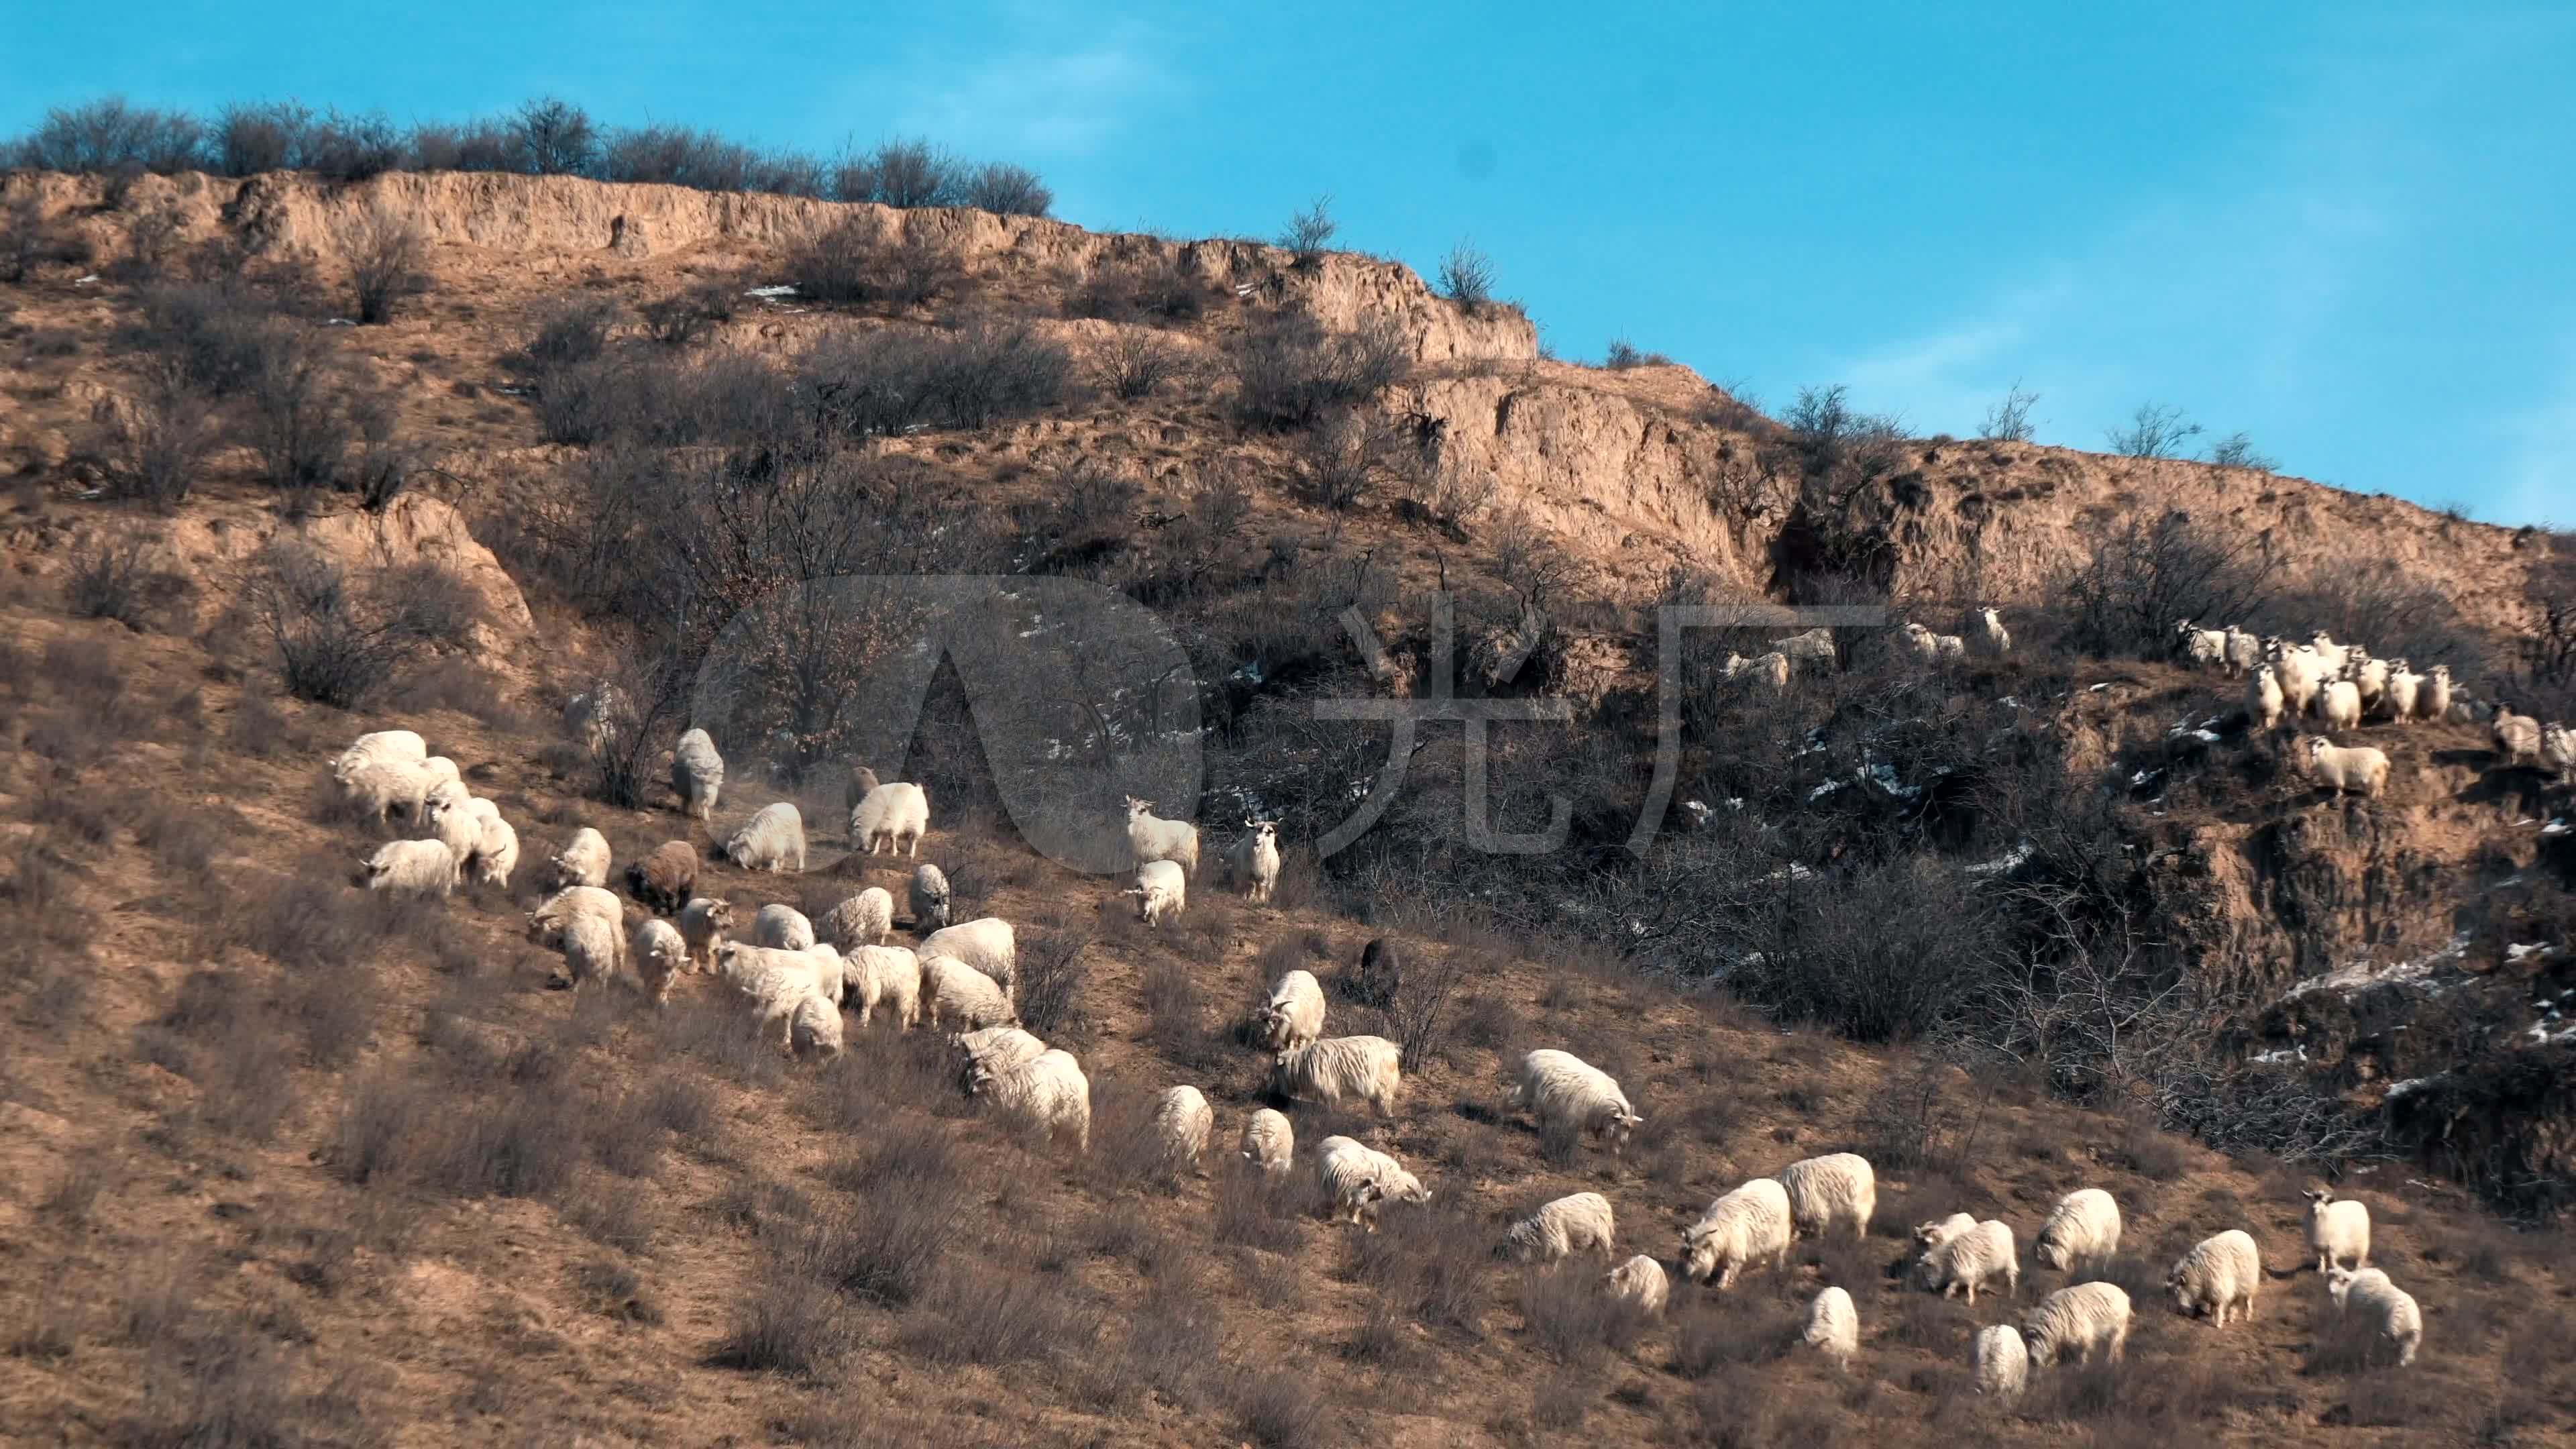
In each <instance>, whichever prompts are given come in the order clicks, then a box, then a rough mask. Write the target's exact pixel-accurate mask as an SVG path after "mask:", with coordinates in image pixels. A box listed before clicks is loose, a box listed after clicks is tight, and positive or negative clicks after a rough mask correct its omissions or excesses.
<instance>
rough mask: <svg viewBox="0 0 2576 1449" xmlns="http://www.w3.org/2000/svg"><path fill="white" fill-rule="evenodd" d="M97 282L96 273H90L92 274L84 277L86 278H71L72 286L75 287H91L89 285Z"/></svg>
mask: <svg viewBox="0 0 2576 1449" xmlns="http://www.w3.org/2000/svg"><path fill="white" fill-rule="evenodd" d="M97 281H98V273H96V272H92V273H90V274H89V275H88V276H86V277H75V278H73V279H72V285H73V286H75V287H87V286H91V285H93V284H95V283H96V282H97Z"/></svg>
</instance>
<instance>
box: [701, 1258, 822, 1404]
mask: <svg viewBox="0 0 2576 1449" xmlns="http://www.w3.org/2000/svg"><path fill="white" fill-rule="evenodd" d="M856 1333H857V1326H856V1325H855V1324H854V1323H853V1322H852V1321H851V1314H850V1307H849V1305H848V1304H847V1303H845V1302H843V1301H842V1300H841V1297H840V1295H839V1294H837V1293H834V1292H833V1291H832V1290H831V1288H830V1287H829V1286H827V1285H825V1284H822V1283H818V1282H815V1281H814V1280H812V1279H810V1278H807V1277H804V1276H803V1275H801V1274H799V1273H797V1272H796V1271H795V1270H793V1269H792V1268H785V1267H779V1266H771V1267H769V1268H766V1269H764V1270H762V1271H761V1272H760V1273H759V1274H758V1275H757V1276H756V1277H754V1278H753V1280H752V1282H751V1284H750V1286H748V1287H746V1288H745V1289H743V1291H742V1294H741V1296H740V1297H738V1298H736V1299H735V1300H734V1305H733V1313H732V1318H731V1321H730V1323H729V1324H728V1326H727V1328H726V1330H725V1336H724V1339H723V1341H722V1342H721V1343H719V1344H718V1345H717V1346H716V1350H715V1353H714V1354H713V1355H712V1356H711V1358H712V1361H713V1362H714V1363H715V1364H717V1365H718V1366H719V1367H723V1368H737V1369H749V1370H752V1371H755V1372H764V1373H784V1374H795V1375H799V1376H802V1377H818V1376H820V1375H822V1374H825V1373H827V1372H829V1371H830V1370H832V1369H833V1368H835V1367H837V1366H838V1365H839V1363H840V1361H841V1359H842V1356H843V1355H845V1354H847V1353H848V1352H849V1350H850V1347H851V1345H852V1344H853V1343H854V1342H856Z"/></svg>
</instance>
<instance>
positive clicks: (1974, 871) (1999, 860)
mask: <svg viewBox="0 0 2576 1449" xmlns="http://www.w3.org/2000/svg"><path fill="white" fill-rule="evenodd" d="M2030 854H2031V851H2030V842H2029V841H2027V840H2025V841H2023V842H2022V843H2021V844H2019V845H2016V846H2014V847H2013V848H2012V849H2010V850H2007V851H2005V852H2004V853H2003V854H2001V855H1998V856H1996V857H1995V858H1994V859H1992V860H1981V861H1979V862H1977V863H1976V864H1975V865H1972V866H1969V867H1968V874H1970V875H2000V874H2002V873H2003V872H2005V871H2008V870H2015V869H2018V868H2019V867H2020V865H2021V863H2022V862H2023V861H2025V860H2028V859H2030Z"/></svg>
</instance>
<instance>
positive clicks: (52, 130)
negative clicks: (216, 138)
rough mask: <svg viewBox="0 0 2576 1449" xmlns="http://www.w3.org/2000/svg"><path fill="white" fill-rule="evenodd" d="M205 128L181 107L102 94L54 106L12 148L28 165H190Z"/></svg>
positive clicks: (166, 168) (164, 168)
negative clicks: (86, 100)
mask: <svg viewBox="0 0 2576 1449" xmlns="http://www.w3.org/2000/svg"><path fill="white" fill-rule="evenodd" d="M204 139H205V133H204V128H203V127H201V126H200V125H199V124H198V123H197V120H196V118H195V117H193V116H191V115H189V114H188V113H187V112H185V111H162V110H154V109H152V108H151V107H149V106H137V105H132V104H129V103H128V102H127V101H126V99H125V98H124V97H123V96H108V97H106V98H105V99H103V100H96V101H91V102H89V103H87V104H86V105H79V106H56V107H54V108H53V109H51V110H49V111H47V112H45V118H44V119H43V120H42V121H40V122H38V123H37V124H36V128H35V129H34V130H33V131H31V132H29V133H28V134H27V135H26V136H25V137H24V138H22V139H21V140H20V141H19V142H18V143H17V145H16V147H15V148H14V150H15V152H16V155H15V156H14V158H12V162H13V164H15V165H19V166H24V167H26V168H28V169H29V170H33V171H71V172H93V173H111V172H118V171H126V172H146V171H148V172H155V173H160V174H164V175H166V174H168V173H170V172H174V171H188V170H193V169H195V168H196V167H197V166H198V165H199V164H200V163H201V160H202V155H201V148H202V146H203V144H204Z"/></svg>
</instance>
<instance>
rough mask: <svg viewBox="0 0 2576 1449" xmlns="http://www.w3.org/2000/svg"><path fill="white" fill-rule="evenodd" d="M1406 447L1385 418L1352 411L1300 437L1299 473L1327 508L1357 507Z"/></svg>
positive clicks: (1374, 414) (1309, 490) (1366, 412)
mask: <svg viewBox="0 0 2576 1449" xmlns="http://www.w3.org/2000/svg"><path fill="white" fill-rule="evenodd" d="M1405 448H1406V443H1405V439H1404V437H1403V435H1402V434H1401V433H1400V432H1399V431H1397V429H1396V427H1395V425H1394V424H1393V423H1392V422H1390V421H1388V419H1387V418H1385V417H1384V416H1383V415H1381V414H1378V413H1375V412H1370V411H1364V410H1361V409H1356V408H1355V409H1352V410H1350V411H1347V412H1343V413H1339V414H1336V415H1334V416H1333V417H1331V418H1329V419H1327V420H1326V421H1324V422H1323V423H1322V424H1320V425H1319V426H1316V427H1313V428H1310V429H1308V430H1307V431H1306V432H1304V433H1302V434H1300V435H1299V436H1298V438H1297V443H1296V455H1297V468H1298V472H1299V473H1300V474H1301V475H1303V477H1304V479H1305V483H1306V489H1307V491H1308V492H1309V493H1311V494H1312V495H1313V496H1314V499H1315V501H1316V502H1318V503H1321V504H1323V505H1324V506H1325V507H1327V508H1333V509H1340V510H1345V511H1347V510H1349V509H1352V508H1356V507H1358V506H1359V505H1360V503H1361V502H1363V501H1364V500H1365V499H1367V497H1368V496H1369V494H1370V492H1371V491H1372V490H1373V489H1374V488H1375V487H1376V486H1377V484H1378V483H1379V481H1380V480H1382V479H1383V478H1385V477H1386V476H1387V474H1388V473H1389V472H1390V471H1391V470H1392V469H1393V468H1394V467H1395V465H1396V464H1397V462H1398V461H1399V460H1401V459H1402V458H1403V456H1404V453H1405Z"/></svg>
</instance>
